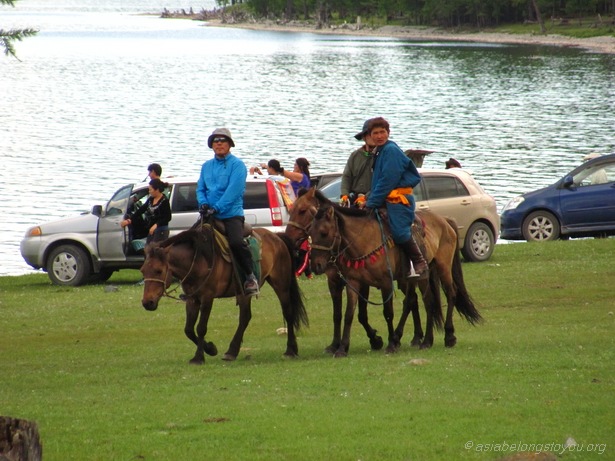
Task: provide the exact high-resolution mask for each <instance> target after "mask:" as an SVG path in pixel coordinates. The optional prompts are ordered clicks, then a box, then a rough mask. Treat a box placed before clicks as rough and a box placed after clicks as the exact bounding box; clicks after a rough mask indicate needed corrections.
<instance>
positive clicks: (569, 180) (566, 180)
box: [562, 175, 574, 188]
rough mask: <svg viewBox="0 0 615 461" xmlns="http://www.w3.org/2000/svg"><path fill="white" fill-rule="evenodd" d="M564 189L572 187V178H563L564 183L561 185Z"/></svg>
mask: <svg viewBox="0 0 615 461" xmlns="http://www.w3.org/2000/svg"><path fill="white" fill-rule="evenodd" d="M562 185H563V186H564V187H566V188H568V187H571V186H572V185H574V180H573V179H572V176H570V175H569V176H566V177H565V178H564V182H563V184H562Z"/></svg>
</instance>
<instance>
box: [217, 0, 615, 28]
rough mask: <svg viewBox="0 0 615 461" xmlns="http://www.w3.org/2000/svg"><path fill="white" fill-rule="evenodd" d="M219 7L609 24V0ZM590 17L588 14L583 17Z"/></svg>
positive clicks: (326, 20) (476, 21)
mask: <svg viewBox="0 0 615 461" xmlns="http://www.w3.org/2000/svg"><path fill="white" fill-rule="evenodd" d="M217 4H218V5H219V6H221V7H228V6H231V7H233V6H244V7H247V8H248V9H249V10H250V11H251V12H253V14H254V15H255V16H256V17H257V18H268V19H283V20H287V21H291V20H307V19H313V20H315V21H317V22H318V23H320V24H322V25H326V24H330V23H334V22H339V21H348V22H355V21H356V20H357V18H362V20H364V21H381V23H380V24H379V25H382V24H383V23H384V24H397V25H417V26H418V25H426V26H437V27H462V26H470V27H487V26H497V25H500V24H504V23H523V22H536V23H539V24H542V23H544V22H545V21H559V22H561V23H565V24H567V23H569V22H580V24H579V25H582V24H583V22H585V23H586V25H588V26H591V24H587V23H588V21H589V22H591V23H595V26H596V27H604V26H605V25H606V26H608V25H613V24H614V17H613V16H614V15H615V0H482V1H480V2H477V1H476V0H359V1H357V0H217ZM588 18H590V19H588Z"/></svg>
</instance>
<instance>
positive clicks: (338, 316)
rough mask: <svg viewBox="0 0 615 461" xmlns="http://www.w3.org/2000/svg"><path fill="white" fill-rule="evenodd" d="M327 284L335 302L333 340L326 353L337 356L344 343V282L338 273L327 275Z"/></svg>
mask: <svg viewBox="0 0 615 461" xmlns="http://www.w3.org/2000/svg"><path fill="white" fill-rule="evenodd" d="M327 283H328V285H329V294H330V295H331V300H332V301H333V340H332V341H331V344H330V345H328V346H327V347H326V348H325V352H326V353H328V354H335V352H336V351H337V350H338V349H339V347H340V344H341V342H342V292H343V291H344V281H343V280H342V279H341V277H340V276H339V275H338V274H337V271H336V272H335V274H332V275H329V273H327Z"/></svg>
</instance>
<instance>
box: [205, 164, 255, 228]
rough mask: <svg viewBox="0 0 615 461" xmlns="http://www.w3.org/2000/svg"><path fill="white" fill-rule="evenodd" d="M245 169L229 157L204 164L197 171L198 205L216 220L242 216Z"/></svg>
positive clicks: (246, 170) (246, 171)
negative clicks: (198, 172) (211, 210)
mask: <svg viewBox="0 0 615 461" xmlns="http://www.w3.org/2000/svg"><path fill="white" fill-rule="evenodd" d="M247 176H248V169H247V168H246V165H245V164H244V163H243V161H241V160H239V158H237V157H235V156H234V155H233V154H230V153H229V154H227V155H226V156H225V157H224V158H223V159H220V158H218V157H215V156H214V158H212V159H211V160H207V161H206V162H205V163H203V166H202V167H201V176H200V177H199V180H198V182H197V185H196V198H197V200H198V202H199V206H201V205H209V206H210V207H212V208H214V209H215V210H216V218H218V219H228V218H232V217H234V216H243V194H244V192H245V190H246V177H247Z"/></svg>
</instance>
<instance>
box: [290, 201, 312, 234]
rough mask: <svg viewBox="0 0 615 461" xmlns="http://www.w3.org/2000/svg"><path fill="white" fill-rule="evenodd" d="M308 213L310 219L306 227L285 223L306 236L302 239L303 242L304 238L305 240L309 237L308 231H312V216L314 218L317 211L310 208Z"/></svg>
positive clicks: (294, 223)
mask: <svg viewBox="0 0 615 461" xmlns="http://www.w3.org/2000/svg"><path fill="white" fill-rule="evenodd" d="M308 212H309V213H310V218H311V219H310V222H309V223H308V224H307V225H306V226H302V225H301V224H299V223H298V222H296V221H288V223H287V225H288V226H292V227H296V228H297V229H299V230H301V231H303V233H304V234H305V235H306V237H304V239H303V240H305V238H307V237H308V236H309V235H310V229H312V224H313V223H314V216H316V212H317V210H316V208H315V207H314V206H310V207H309V208H308Z"/></svg>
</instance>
